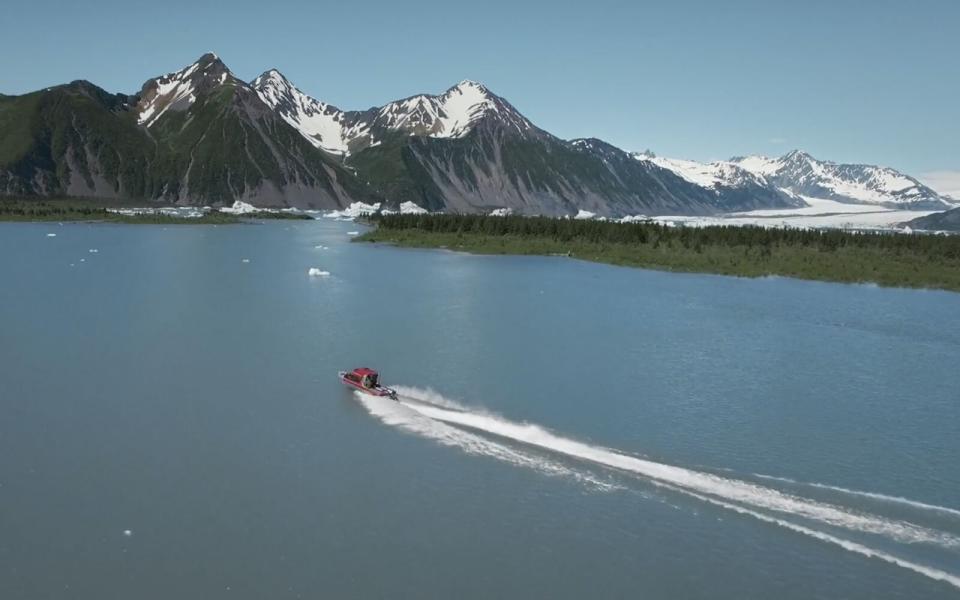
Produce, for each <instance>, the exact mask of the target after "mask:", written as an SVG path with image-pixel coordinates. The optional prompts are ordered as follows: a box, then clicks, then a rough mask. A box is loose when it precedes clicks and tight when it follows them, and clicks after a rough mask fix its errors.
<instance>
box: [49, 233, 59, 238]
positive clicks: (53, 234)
mask: <svg viewBox="0 0 960 600" xmlns="http://www.w3.org/2000/svg"><path fill="white" fill-rule="evenodd" d="M47 237H57V234H55V233H48V234H47Z"/></svg>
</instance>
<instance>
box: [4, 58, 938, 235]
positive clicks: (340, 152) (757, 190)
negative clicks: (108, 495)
mask: <svg viewBox="0 0 960 600" xmlns="http://www.w3.org/2000/svg"><path fill="white" fill-rule="evenodd" d="M35 94H39V95H42V96H43V97H44V101H42V102H37V101H36V96H35V95H31V94H25V95H23V96H4V95H0V110H2V111H3V112H4V114H6V115H8V116H9V118H8V119H6V120H5V121H4V123H14V122H40V123H44V124H45V127H42V128H33V129H30V132H31V133H30V136H32V137H30V138H29V139H28V140H27V142H26V144H25V145H24V146H23V147H25V148H28V149H29V151H25V152H24V153H20V154H15V155H9V156H6V157H0V194H18V195H70V196H95V197H101V198H104V197H121V198H129V199H134V198H142V199H148V200H162V201H165V202H171V201H172V202H177V203H181V204H190V203H204V204H226V205H230V204H232V203H233V202H234V201H235V200H243V201H245V202H248V203H250V204H254V205H256V206H299V207H312V208H342V207H344V206H348V205H350V204H352V203H354V202H365V203H367V204H371V205H373V204H376V203H378V202H379V203H382V206H383V207H384V208H387V209H396V208H397V207H399V206H402V205H404V203H410V202H412V203H415V204H416V205H418V206H420V207H422V208H425V209H429V210H449V211H455V212H491V211H497V210H510V211H512V212H514V213H516V214H544V215H577V214H581V213H582V211H587V212H590V213H595V214H597V215H600V216H607V217H617V216H624V215H638V214H645V215H715V214H718V213H726V212H733V211H746V210H753V209H771V208H791V207H795V206H802V205H803V200H802V199H801V196H807V197H818V198H830V199H838V200H842V201H844V202H857V203H872V204H883V205H893V206H896V207H898V208H927V209H929V208H946V207H949V206H951V204H950V203H949V202H948V201H947V200H946V199H945V198H943V197H940V196H937V194H936V193H935V192H933V190H931V189H930V188H927V187H926V186H923V185H922V184H920V183H919V182H918V181H916V180H915V179H913V178H911V177H907V176H906V175H902V174H900V173H898V172H896V171H894V170H892V169H884V168H881V167H872V166H866V165H839V164H834V163H830V162H824V161H817V160H816V159H813V158H812V157H810V156H809V155H806V154H804V153H801V152H792V153H790V154H788V155H786V156H784V157H781V158H774V159H770V158H763V157H744V158H737V159H732V160H730V161H721V162H714V163H709V164H701V163H696V162H693V161H685V160H677V159H668V158H662V157H658V156H655V155H653V154H650V153H645V154H633V155H631V154H629V153H627V152H625V151H623V150H621V149H619V148H616V147H614V146H612V145H610V144H608V143H606V142H603V141H601V140H598V139H593V138H588V139H580V140H573V141H566V140H563V139H560V138H558V137H556V136H554V135H552V134H550V133H549V132H547V131H544V130H543V129H540V128H538V127H536V126H535V125H534V124H533V123H532V122H531V121H530V120H528V119H527V118H526V117H524V116H523V115H522V114H521V113H520V112H519V111H518V110H517V109H516V108H514V107H513V106H512V105H511V104H510V103H509V102H508V101H507V100H505V99H504V98H502V97H500V96H498V95H496V94H494V93H493V92H492V91H490V90H489V89H488V88H487V87H485V86H484V85H482V84H480V83H477V82H473V81H468V80H465V81H462V82H460V83H459V84H457V85H455V86H453V87H451V88H450V89H448V90H446V91H445V92H443V93H441V94H436V95H433V94H418V95H415V96H410V97H408V98H404V99H402V100H397V101H395V102H390V103H388V104H386V105H384V106H380V107H374V108H370V109H367V110H359V111H357V110H346V111H345V110H341V109H340V108H338V107H336V106H333V105H331V104H327V103H325V102H322V101H320V100H317V99H315V98H311V97H310V96H308V95H307V94H305V93H303V92H302V91H300V90H298V89H297V88H296V87H295V86H294V85H293V84H292V83H291V82H290V81H288V80H287V78H286V77H284V76H283V75H282V74H281V73H280V72H279V71H277V70H276V69H272V70H269V71H266V72H265V73H263V74H262V75H261V76H259V77H257V78H256V79H255V80H254V81H252V82H250V83H246V82H244V81H241V80H239V79H238V78H236V77H235V76H234V75H233V74H232V73H231V72H230V70H229V69H228V68H227V67H226V65H224V63H223V62H222V61H221V60H220V59H219V58H218V57H217V56H216V55H215V54H212V53H209V54H205V55H203V56H202V57H200V59H199V60H197V61H196V62H195V63H193V64H191V65H189V66H187V67H185V68H183V69H180V70H179V71H175V72H172V73H168V74H167V75H163V76H161V77H155V78H151V79H148V80H147V81H146V83H145V84H144V85H143V87H142V89H141V90H140V92H139V93H137V94H134V95H127V94H111V93H109V92H107V91H105V90H102V89H100V88H98V87H96V86H95V85H93V84H91V83H89V82H84V81H77V82H73V83H71V84H66V85H62V86H55V87H52V88H47V89H45V90H41V91H39V92H36V93H35ZM11 115H12V116H11ZM4 123H0V139H3V138H2V136H3V134H5V133H7V132H6V131H3V129H2V128H3V127H4ZM18 135H19V134H18ZM407 206H409V204H408V205H407Z"/></svg>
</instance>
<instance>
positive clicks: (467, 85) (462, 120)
mask: <svg viewBox="0 0 960 600" xmlns="http://www.w3.org/2000/svg"><path fill="white" fill-rule="evenodd" d="M440 102H441V105H440V106H441V108H442V110H443V113H442V115H441V117H440V119H439V121H440V130H439V131H438V132H436V133H434V134H433V135H432V137H449V138H459V137H463V136H464V135H466V134H467V133H469V132H470V129H471V127H472V126H473V123H474V122H475V121H477V120H478V119H480V118H481V117H483V115H484V114H485V113H486V112H487V111H493V112H497V105H496V103H494V101H493V99H492V98H491V97H490V94H489V93H488V92H487V89H486V88H485V87H483V86H482V85H480V84H478V83H476V82H473V81H461V82H460V83H459V84H458V85H457V86H456V87H454V88H452V89H451V90H450V91H448V92H447V93H446V94H444V95H443V96H441V97H440Z"/></svg>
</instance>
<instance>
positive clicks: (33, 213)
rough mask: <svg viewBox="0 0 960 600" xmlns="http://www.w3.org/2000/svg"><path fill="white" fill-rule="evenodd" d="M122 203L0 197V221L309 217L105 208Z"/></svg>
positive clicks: (217, 221) (201, 221)
mask: <svg viewBox="0 0 960 600" xmlns="http://www.w3.org/2000/svg"><path fill="white" fill-rule="evenodd" d="M124 206H125V205H124V204H123V203H119V202H110V201H103V200H78V199H73V198H71V199H69V200H20V199H0V221H98V222H110V223H141V224H154V225H225V224H231V223H240V222H242V221H248V220H256V219H298V220H299V219H308V220H309V219H311V217H310V216H309V215H303V214H296V213H276V212H266V211H257V212H253V213H247V214H244V215H232V214H229V213H224V212H220V211H218V210H214V211H210V212H208V213H205V214H204V215H203V216H200V217H184V216H179V215H165V214H159V213H143V214H135V215H131V214H120V213H117V212H113V211H112V210H109V209H111V208H113V209H115V208H121V207H124Z"/></svg>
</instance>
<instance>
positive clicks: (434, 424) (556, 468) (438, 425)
mask: <svg viewBox="0 0 960 600" xmlns="http://www.w3.org/2000/svg"><path fill="white" fill-rule="evenodd" d="M356 396H357V398H358V399H359V400H360V401H361V402H362V403H363V405H364V407H365V408H366V409H367V410H368V411H369V412H370V414H372V415H374V416H375V417H377V418H379V419H380V420H381V421H383V422H384V423H385V424H387V425H393V426H396V427H399V428H401V429H403V430H405V431H408V432H410V433H415V434H418V435H422V436H424V437H427V438H430V439H432V440H434V441H436V442H438V443H440V444H443V445H444V446H453V447H456V448H459V449H461V450H463V451H464V452H467V453H468V454H475V455H481V456H489V457H492V458H496V459H498V460H502V461H504V462H507V463H510V464H512V465H516V466H519V467H527V468H530V469H534V470H536V471H539V472H541V473H545V474H547V475H554V476H566V477H571V478H573V479H576V480H578V481H580V482H582V483H585V484H587V485H589V486H590V487H592V488H594V489H596V490H600V491H612V490H615V489H620V488H619V486H617V485H614V484H612V483H610V482H607V481H604V480H602V479H599V478H597V477H595V476H594V475H592V474H590V473H587V472H581V471H577V470H575V469H572V468H570V467H567V466H566V465H563V464H560V463H558V462H556V461H552V460H549V459H547V458H545V457H541V456H536V455H534V454H530V453H527V452H522V451H519V450H515V449H513V448H510V447H509V446H505V445H504V444H500V443H497V442H495V441H493V440H490V439H487V438H484V437H482V436H479V435H475V434H473V433H470V432H467V431H464V430H462V429H459V428H457V427H452V426H450V425H447V424H445V423H442V422H439V421H437V420H435V419H432V418H429V417H427V416H425V415H423V414H420V413H419V412H418V411H416V410H415V409H413V408H411V407H410V406H407V405H405V404H401V403H398V402H395V401H393V400H390V399H388V398H378V397H375V396H370V395H367V394H363V393H360V392H356Z"/></svg>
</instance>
